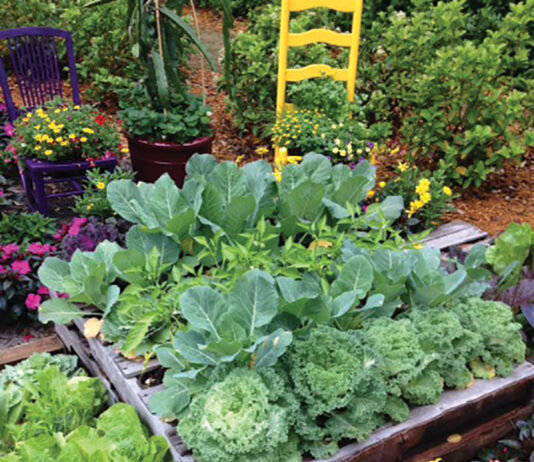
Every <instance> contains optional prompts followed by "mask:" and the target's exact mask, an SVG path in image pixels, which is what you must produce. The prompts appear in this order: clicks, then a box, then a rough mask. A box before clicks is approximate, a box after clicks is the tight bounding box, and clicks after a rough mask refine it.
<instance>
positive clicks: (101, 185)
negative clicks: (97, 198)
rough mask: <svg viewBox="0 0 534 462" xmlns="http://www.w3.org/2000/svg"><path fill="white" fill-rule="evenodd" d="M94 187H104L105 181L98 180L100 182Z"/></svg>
mask: <svg viewBox="0 0 534 462" xmlns="http://www.w3.org/2000/svg"><path fill="white" fill-rule="evenodd" d="M96 187H97V188H98V189H100V190H102V189H106V183H104V182H102V181H100V182H99V183H98V184H97V185H96Z"/></svg>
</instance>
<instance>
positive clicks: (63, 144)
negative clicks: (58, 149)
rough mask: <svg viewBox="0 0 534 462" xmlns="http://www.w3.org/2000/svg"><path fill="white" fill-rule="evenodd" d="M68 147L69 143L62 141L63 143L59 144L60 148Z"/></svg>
mask: <svg viewBox="0 0 534 462" xmlns="http://www.w3.org/2000/svg"><path fill="white" fill-rule="evenodd" d="M68 145H69V142H68V141H63V142H62V143H61V146H68Z"/></svg>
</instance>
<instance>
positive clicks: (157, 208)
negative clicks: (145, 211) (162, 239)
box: [150, 173, 182, 229]
mask: <svg viewBox="0 0 534 462" xmlns="http://www.w3.org/2000/svg"><path fill="white" fill-rule="evenodd" d="M150 207H151V208H152V211H153V214H154V216H155V218H156V220H157V221H158V223H159V225H160V227H161V228H163V229H165V228H166V227H167V226H168V224H169V222H170V221H171V220H172V219H173V218H174V217H175V216H177V215H179V214H180V213H181V212H182V209H181V207H180V191H179V189H178V187H177V186H176V183H175V182H174V181H173V180H172V178H171V177H170V176H169V175H168V174H167V173H166V174H164V175H162V176H161V177H160V178H159V179H158V181H156V182H155V183H154V190H153V192H152V196H151V198H150Z"/></svg>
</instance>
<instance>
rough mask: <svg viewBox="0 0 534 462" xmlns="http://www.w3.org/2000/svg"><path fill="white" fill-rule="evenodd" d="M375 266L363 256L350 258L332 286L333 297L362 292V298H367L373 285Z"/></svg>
mask: <svg viewBox="0 0 534 462" xmlns="http://www.w3.org/2000/svg"><path fill="white" fill-rule="evenodd" d="M373 279H374V274H373V266H372V265H371V263H370V262H369V260H368V259H367V258H365V257H364V256H363V255H355V256H354V257H352V258H350V259H349V260H348V261H347V263H345V265H344V266H343V268H342V269H341V272H340V273H339V276H338V277H337V279H336V280H335V281H334V283H333V284H332V295H333V296H338V295H341V294H342V293H344V292H351V291H353V290H359V291H360V294H361V295H360V297H361V296H365V294H367V292H369V290H370V289H371V286H372V285H373Z"/></svg>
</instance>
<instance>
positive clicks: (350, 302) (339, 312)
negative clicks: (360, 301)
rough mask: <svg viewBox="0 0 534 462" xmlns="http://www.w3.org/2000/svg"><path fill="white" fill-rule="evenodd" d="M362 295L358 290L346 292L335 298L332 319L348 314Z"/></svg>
mask: <svg viewBox="0 0 534 462" xmlns="http://www.w3.org/2000/svg"><path fill="white" fill-rule="evenodd" d="M360 295H361V291H360V290H359V289H358V290H351V291H349V292H345V293H343V294H341V295H338V296H337V297H336V298H334V300H333V303H332V317H333V318H340V317H341V316H343V315H344V314H346V313H347V312H348V311H349V310H350V309H351V308H352V307H353V306H354V305H355V304H356V300H357V298H358V297H359V296H360Z"/></svg>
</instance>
